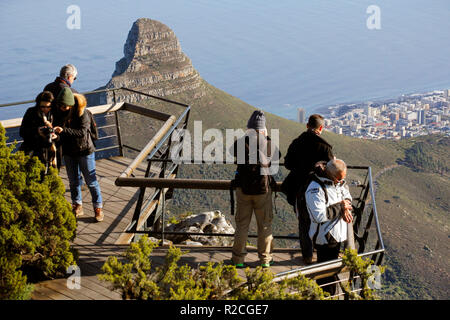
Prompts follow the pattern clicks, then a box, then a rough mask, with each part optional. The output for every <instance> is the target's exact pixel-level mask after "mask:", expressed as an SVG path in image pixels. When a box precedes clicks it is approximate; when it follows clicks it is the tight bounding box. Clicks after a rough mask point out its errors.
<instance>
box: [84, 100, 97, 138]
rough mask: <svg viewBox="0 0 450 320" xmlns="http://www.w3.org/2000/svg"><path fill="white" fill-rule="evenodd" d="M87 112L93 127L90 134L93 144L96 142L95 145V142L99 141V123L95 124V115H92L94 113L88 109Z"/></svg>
mask: <svg viewBox="0 0 450 320" xmlns="http://www.w3.org/2000/svg"><path fill="white" fill-rule="evenodd" d="M86 111H87V114H88V116H89V120H90V122H91V126H90V128H89V133H90V134H91V138H92V142H94V145H95V140H98V129H97V123H96V122H95V119H94V115H93V114H92V112H91V111H89V110H88V109H86Z"/></svg>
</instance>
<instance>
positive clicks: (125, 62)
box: [106, 18, 204, 103]
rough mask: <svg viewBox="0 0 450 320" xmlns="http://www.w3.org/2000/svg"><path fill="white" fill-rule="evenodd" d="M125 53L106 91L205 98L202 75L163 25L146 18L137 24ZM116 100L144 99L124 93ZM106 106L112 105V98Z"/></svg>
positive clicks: (129, 34)
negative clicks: (185, 95)
mask: <svg viewBox="0 0 450 320" xmlns="http://www.w3.org/2000/svg"><path fill="white" fill-rule="evenodd" d="M123 51H124V57H123V58H122V59H120V60H119V61H117V62H116V69H115V71H114V73H113V74H112V78H111V80H110V81H109V82H108V84H107V85H106V88H118V87H127V88H131V89H135V90H138V91H142V92H145V93H149V94H152V95H157V96H160V97H163V96H168V95H173V94H178V93H182V92H185V91H194V92H193V93H194V96H197V97H198V96H202V95H204V93H203V91H202V89H201V77H200V75H199V73H198V72H197V71H196V70H195V69H194V67H193V66H192V62H191V60H190V59H189V57H187V56H186V55H185V54H184V53H183V52H182V50H181V46H180V43H179V41H178V39H177V37H176V35H175V33H174V32H173V31H172V30H171V29H170V28H169V27H167V26H166V25H164V24H163V23H161V22H159V21H155V20H151V19H147V18H141V19H138V20H137V21H135V22H134V23H133V26H132V27H131V30H130V31H129V33H128V37H127V40H126V42H125V45H124V50H123ZM116 97H117V98H118V99H119V101H120V100H122V99H123V98H125V97H127V101H130V102H132V101H137V100H139V99H143V97H142V96H140V95H135V94H129V93H126V92H122V91H121V92H119V94H118V95H116ZM107 102H108V103H111V102H112V94H109V96H108V97H107Z"/></svg>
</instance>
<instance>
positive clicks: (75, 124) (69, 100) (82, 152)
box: [55, 88, 104, 222]
mask: <svg viewBox="0 0 450 320" xmlns="http://www.w3.org/2000/svg"><path fill="white" fill-rule="evenodd" d="M57 100H58V101H57V105H58V108H59V109H60V111H61V112H60V115H61V118H60V119H59V121H60V122H59V125H58V126H57V127H55V132H56V133H57V134H59V135H60V137H61V146H62V154H63V157H64V163H65V165H66V171H67V177H68V178H69V186H70V196H71V199H72V211H73V213H74V214H75V216H76V217H80V216H82V215H83V214H84V212H83V206H82V204H83V201H82V193H81V185H82V179H81V175H80V173H81V174H82V175H83V177H84V180H85V181H86V184H87V186H88V188H89V191H90V193H91V197H92V206H93V209H94V214H95V220H96V221H97V222H100V221H102V220H103V217H104V215H103V210H102V207H103V200H102V193H101V190H100V184H99V183H98V180H97V175H96V170H95V146H94V142H93V140H92V136H91V133H90V130H91V116H90V115H89V112H90V111H89V110H86V106H87V102H86V98H85V97H84V96H83V95H81V94H78V93H76V94H73V93H72V91H71V90H70V89H69V88H64V89H63V90H61V92H60V94H59V95H58V98H57Z"/></svg>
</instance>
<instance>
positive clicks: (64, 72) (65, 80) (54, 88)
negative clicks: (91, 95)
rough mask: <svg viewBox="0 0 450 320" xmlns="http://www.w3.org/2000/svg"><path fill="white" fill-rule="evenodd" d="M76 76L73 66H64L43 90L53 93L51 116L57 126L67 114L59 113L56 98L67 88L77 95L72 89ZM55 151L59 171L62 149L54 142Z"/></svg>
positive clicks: (58, 143)
mask: <svg viewBox="0 0 450 320" xmlns="http://www.w3.org/2000/svg"><path fill="white" fill-rule="evenodd" d="M77 74H78V71H77V68H75V66H74V65H73V64H66V65H65V66H63V67H62V68H61V70H60V71H59V77H56V79H55V81H53V82H51V83H49V84H47V85H46V86H45V88H44V90H45V91H50V92H51V93H53V96H54V97H55V100H53V103H52V114H53V115H54V117H55V123H57V125H62V121H63V120H64V117H65V116H67V113H68V112H65V113H64V112H61V109H60V107H59V105H58V104H57V103H56V100H57V99H56V98H57V97H58V96H59V94H60V92H61V90H62V89H64V88H69V89H70V90H71V91H72V93H78V91H77V90H75V89H74V88H73V87H72V84H73V82H74V81H75V80H76V79H77ZM56 149H57V150H56V159H57V165H58V170H60V168H61V163H62V149H61V144H60V142H59V141H56Z"/></svg>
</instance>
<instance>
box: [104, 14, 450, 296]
mask: <svg viewBox="0 0 450 320" xmlns="http://www.w3.org/2000/svg"><path fill="white" fill-rule="evenodd" d="M136 25H138V26H136ZM161 25H162V24H160V23H157V22H155V21H154V20H149V19H139V20H138V21H137V22H136V23H135V24H134V25H133V28H132V30H131V31H130V34H129V38H130V37H131V38H132V39H127V43H126V45H125V50H124V53H125V57H124V58H123V59H121V60H120V61H119V62H118V64H117V68H116V71H115V72H114V77H113V79H112V80H111V81H110V82H109V84H108V87H113V86H114V83H116V82H115V81H116V80H117V81H118V80H120V86H128V87H132V84H133V83H139V81H140V80H139V77H145V78H146V79H150V78H152V79H154V80H155V82H154V83H153V84H152V85H151V86H150V87H149V88H150V89H149V90H150V91H151V90H156V92H159V93H160V94H161V95H164V96H165V97H168V98H170V99H173V100H176V101H180V102H183V103H186V104H189V105H190V106H191V107H192V112H191V115H190V130H191V132H192V126H193V123H194V121H196V120H197V121H202V127H203V130H206V129H208V128H217V129H222V130H223V129H236V128H245V125H246V123H247V119H248V117H249V116H250V114H251V113H252V112H253V110H255V108H254V107H253V106H251V105H249V104H247V103H245V102H243V101H242V100H240V99H238V98H236V97H233V96H231V95H229V94H227V93H225V92H223V91H222V90H220V89H217V88H215V87H213V86H212V85H210V84H208V83H207V82H206V81H205V80H203V79H201V78H200V76H199V75H198V73H197V71H195V69H194V68H193V67H192V68H191V67H189V66H187V65H186V64H185V63H184V62H183V63H182V64H181V65H182V68H185V70H189V74H187V73H183V72H181V73H176V71H177V70H179V68H181V67H180V66H179V65H178V64H177V63H178V62H180V61H188V60H183V57H184V55H183V54H182V53H181V48H179V45H176V44H177V43H178V42H177V41H176V40H175V39H176V37H175V36H174V35H173V32H172V33H171V31H169V30H170V29H169V30H167V29H168V28H167V27H165V26H164V27H163V26H161ZM161 29H163V30H165V32H166V33H165V34H167V35H168V36H167V39H169V40H168V41H169V42H170V43H172V44H174V43H175V45H172V46H166V44H164V41H163V42H162V43H161V38H158V39H156V40H157V42H154V41H156V40H155V37H152V36H149V35H147V34H148V33H152V32H159V31H158V30H161ZM136 30H137V31H136ZM139 30H141V31H142V33H139V32H138V31H139ZM140 34H141V36H140ZM144 35H145V36H144ZM153 45H155V46H156V48H157V49H159V48H166V49H164V50H159V51H158V52H157V54H155V55H151V54H150V55H148V52H151V49H152V46H153ZM143 48H145V50H144V49H143ZM143 50H144V51H143ZM142 52H145V54H144V56H145V57H143V55H142ZM171 55H173V59H171ZM158 57H159V58H161V57H164V59H160V60H158V59H159V58H158ZM134 59H135V60H134ZM155 59H156V60H155ZM186 59H187V58H186ZM165 61H166V62H165ZM174 61H175V62H177V61H178V62H177V63H174ZM146 63H149V64H148V65H145V64H146ZM189 64H190V61H189ZM126 65H128V66H131V67H128V68H125V67H126ZM149 66H151V67H149ZM118 70H119V71H118ZM145 70H147V72H144V71H145ZM150 71H151V72H150ZM119 73H120V75H119ZM175 74H178V77H176V76H172V79H171V76H170V75H175ZM157 75H161V77H160V78H158V77H157ZM236 76H239V75H236ZM180 77H181V78H182V79H181V78H180ZM188 79H193V80H192V81H194V82H195V85H189V81H188ZM183 80H186V81H183ZM145 81H147V80H145ZM158 85H161V86H162V88H164V90H160V91H158ZM144 89H145V88H144ZM151 92H153V91H151ZM123 98H125V97H123ZM136 98H137V97H136V96H133V97H132V100H135V99H136ZM138 103H139V104H141V105H147V106H149V107H152V108H154V109H160V110H163V111H167V112H171V113H181V111H182V109H177V107H168V106H167V105H164V104H162V103H156V102H154V101H149V100H141V101H139V102H138ZM266 117H267V127H268V130H269V132H270V129H279V132H280V149H281V152H282V155H283V156H284V155H285V154H286V150H287V148H288V146H289V144H290V142H291V141H292V140H293V139H294V138H295V137H297V136H298V135H299V134H300V133H301V132H303V131H304V130H305V126H304V125H301V124H298V123H296V122H294V121H290V120H287V119H284V118H281V117H278V116H276V115H273V114H270V113H266ZM122 127H123V131H124V139H125V140H127V143H128V144H131V145H133V146H135V147H143V146H144V144H145V143H146V142H147V141H148V138H149V137H150V136H151V133H152V132H154V130H155V128H152V124H151V123H149V122H146V121H143V120H141V119H140V118H137V117H132V116H131V115H129V116H126V117H125V119H124V122H123V126H122ZM152 130H153V131H152ZM136 132H139V134H136ZM222 132H223V131H222ZM323 137H324V138H325V139H326V140H327V141H329V142H330V143H331V144H332V145H333V150H334V153H335V154H336V156H337V157H338V158H341V159H343V160H344V161H346V163H347V164H349V165H361V166H371V167H372V170H373V175H374V178H377V196H376V200H377V208H378V213H379V216H380V224H381V228H382V233H383V237H384V240H385V243H386V248H387V252H386V260H385V262H386V263H387V265H388V270H387V272H386V275H385V276H384V282H385V283H384V284H385V286H384V289H383V294H384V296H385V298H388V299H389V298H396V299H448V298H449V293H448V287H449V284H450V277H449V269H450V267H449V266H450V263H449V258H448V252H449V241H448V238H449V224H448V222H449V221H450V220H449V198H450V197H449V195H450V182H449V179H448V176H446V175H445V174H446V173H447V172H448V167H449V166H450V165H449V163H448V161H449V157H448V152H449V149H448V145H449V141H448V138H444V137H440V136H430V137H425V138H416V139H409V140H405V141H400V142H395V141H371V140H360V139H355V138H351V137H347V136H342V135H336V134H333V133H329V132H325V133H324V134H323ZM443 150H444V152H443ZM446 168H447V169H446ZM234 170H235V167H234V166H233V165H214V166H212V165H201V166H200V165H183V166H181V168H180V170H179V177H186V178H205V179H229V178H232V177H233V175H234ZM285 174H286V172H285V170H284V169H282V170H281V172H280V173H279V175H278V176H277V180H279V181H281V180H282V179H283V176H284V175H285ZM348 179H349V180H352V179H360V177H359V176H358V175H357V174H356V173H355V172H354V171H351V172H349V177H348ZM276 204H277V211H278V212H277V215H276V216H275V218H274V232H275V234H283V235H286V234H296V233H297V220H296V217H295V214H294V213H293V212H292V209H291V207H290V206H289V205H288V204H287V203H286V201H285V200H284V199H283V198H281V197H278V198H277V200H276ZM214 209H218V210H221V211H222V212H224V213H226V214H227V216H228V218H229V219H230V220H233V218H232V217H230V215H229V195H228V192H226V191H223V192H217V191H214V192H213V191H203V190H202V191H198V190H176V191H175V193H174V199H173V200H172V201H171V203H170V205H169V211H170V213H171V214H172V215H179V214H181V213H184V212H188V211H194V212H196V211H202V210H208V211H210V210H214ZM279 244H282V245H293V243H288V242H279ZM294 244H297V243H294Z"/></svg>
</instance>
